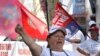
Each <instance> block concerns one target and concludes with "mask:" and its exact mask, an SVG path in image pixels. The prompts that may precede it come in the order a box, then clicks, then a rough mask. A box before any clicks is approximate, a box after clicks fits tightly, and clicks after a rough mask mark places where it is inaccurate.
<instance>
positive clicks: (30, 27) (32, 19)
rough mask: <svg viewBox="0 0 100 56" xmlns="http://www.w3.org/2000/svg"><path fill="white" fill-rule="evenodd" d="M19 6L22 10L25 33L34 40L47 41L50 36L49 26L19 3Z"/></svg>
mask: <svg viewBox="0 0 100 56" xmlns="http://www.w3.org/2000/svg"><path fill="white" fill-rule="evenodd" d="M18 6H19V7H20V8H21V14H22V25H23V27H24V29H25V31H26V32H27V33H28V34H29V35H30V36H31V37H32V38H37V39H39V40H46V37H47V34H48V28H47V24H45V23H44V22H42V21H41V20H40V19H38V18H37V17H36V16H34V15H33V14H32V13H30V12H29V11H28V10H27V9H26V8H25V7H24V6H23V5H22V4H21V3H20V2H19V3H18Z"/></svg>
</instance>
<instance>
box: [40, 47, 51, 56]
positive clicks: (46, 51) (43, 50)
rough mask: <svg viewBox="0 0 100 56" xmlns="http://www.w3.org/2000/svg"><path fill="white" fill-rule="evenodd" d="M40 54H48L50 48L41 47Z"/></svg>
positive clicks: (43, 55)
mask: <svg viewBox="0 0 100 56" xmlns="http://www.w3.org/2000/svg"><path fill="white" fill-rule="evenodd" d="M40 56H50V49H49V48H46V47H42V53H41V55H40Z"/></svg>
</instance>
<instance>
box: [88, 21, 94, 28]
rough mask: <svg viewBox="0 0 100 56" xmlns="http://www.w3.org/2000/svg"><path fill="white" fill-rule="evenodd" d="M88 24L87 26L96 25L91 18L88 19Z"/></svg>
mask: <svg viewBox="0 0 100 56" xmlns="http://www.w3.org/2000/svg"><path fill="white" fill-rule="evenodd" d="M88 24H89V27H93V26H96V22H95V21H93V20H90V21H89V23H88Z"/></svg>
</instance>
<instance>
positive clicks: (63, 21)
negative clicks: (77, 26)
mask: <svg viewBox="0 0 100 56" xmlns="http://www.w3.org/2000/svg"><path fill="white" fill-rule="evenodd" d="M72 20H73V18H72V17H71V16H70V15H69V14H68V13H67V12H66V11H65V10H64V9H63V8H62V6H61V5H60V3H57V4H56V8H55V16H54V19H53V22H52V23H53V25H57V26H61V27H65V26H67V25H68V24H69V23H70V21H72Z"/></svg>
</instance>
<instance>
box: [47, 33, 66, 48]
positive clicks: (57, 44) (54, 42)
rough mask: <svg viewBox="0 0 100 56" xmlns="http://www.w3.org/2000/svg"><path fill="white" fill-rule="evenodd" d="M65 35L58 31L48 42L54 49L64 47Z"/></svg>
mask: <svg viewBox="0 0 100 56" xmlns="http://www.w3.org/2000/svg"><path fill="white" fill-rule="evenodd" d="M64 39H65V36H64V34H63V33H62V32H61V31H58V32H56V33H55V34H53V35H52V36H50V38H49V39H48V44H49V46H50V48H52V49H62V48H63V45H64Z"/></svg>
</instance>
